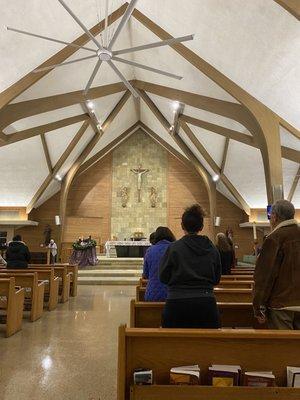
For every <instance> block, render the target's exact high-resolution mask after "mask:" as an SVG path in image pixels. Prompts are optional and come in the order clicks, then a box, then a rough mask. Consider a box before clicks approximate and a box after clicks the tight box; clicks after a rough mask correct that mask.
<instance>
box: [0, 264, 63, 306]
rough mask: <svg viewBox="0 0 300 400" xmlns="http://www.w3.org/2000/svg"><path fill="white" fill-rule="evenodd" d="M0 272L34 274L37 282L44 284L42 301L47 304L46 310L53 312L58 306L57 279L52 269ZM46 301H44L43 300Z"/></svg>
mask: <svg viewBox="0 0 300 400" xmlns="http://www.w3.org/2000/svg"><path fill="white" fill-rule="evenodd" d="M0 271H1V272H7V273H15V274H20V273H21V274H24V273H33V272H36V273H37V275H38V280H39V281H44V282H45V291H44V301H46V302H47V303H48V304H47V306H48V310H49V311H52V310H55V309H56V307H57V304H58V290H59V278H58V277H56V276H55V275H54V269H51V268H49V269H48V268H47V269H44V268H43V269H40V268H33V267H31V268H24V269H1V270H0ZM45 299H46V300H45Z"/></svg>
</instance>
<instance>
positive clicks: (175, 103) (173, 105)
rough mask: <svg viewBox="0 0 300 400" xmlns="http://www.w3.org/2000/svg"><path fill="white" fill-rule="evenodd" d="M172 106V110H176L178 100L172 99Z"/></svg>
mask: <svg viewBox="0 0 300 400" xmlns="http://www.w3.org/2000/svg"><path fill="white" fill-rule="evenodd" d="M172 107H173V110H174V111H177V110H178V108H179V102H178V101H173V104H172Z"/></svg>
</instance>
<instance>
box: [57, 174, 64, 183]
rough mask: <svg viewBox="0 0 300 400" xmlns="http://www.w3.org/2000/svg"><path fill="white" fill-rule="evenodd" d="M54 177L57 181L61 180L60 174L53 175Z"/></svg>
mask: <svg viewBox="0 0 300 400" xmlns="http://www.w3.org/2000/svg"><path fill="white" fill-rule="evenodd" d="M55 179H56V180H57V181H58V182H61V181H62V177H61V176H60V175H58V174H56V175H55Z"/></svg>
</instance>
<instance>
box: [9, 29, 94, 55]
mask: <svg viewBox="0 0 300 400" xmlns="http://www.w3.org/2000/svg"><path fill="white" fill-rule="evenodd" d="M6 29H7V30H8V31H13V32H17V33H22V34H23V35H28V36H33V37H37V38H40V39H45V40H49V41H50V42H55V43H61V44H67V45H68V46H72V47H76V48H77V49H83V50H89V51H92V52H93V53H96V52H97V50H95V49H91V48H90V47H84V46H78V45H77V44H74V43H70V42H65V41H64V40H59V39H53V38H50V37H48V36H42V35H38V34H36V33H31V32H27V31H21V30H20V29H15V28H11V27H10V26H7V27H6Z"/></svg>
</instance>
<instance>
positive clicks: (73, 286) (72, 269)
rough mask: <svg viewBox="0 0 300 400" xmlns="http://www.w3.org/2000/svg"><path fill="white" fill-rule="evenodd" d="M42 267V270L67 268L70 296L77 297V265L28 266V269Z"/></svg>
mask: <svg viewBox="0 0 300 400" xmlns="http://www.w3.org/2000/svg"><path fill="white" fill-rule="evenodd" d="M31 266H32V267H36V266H38V267H42V268H49V267H51V268H53V267H54V268H56V267H67V272H68V273H69V274H70V296H72V297H76V296H77V284H78V265H75V264H74V265H73V264H62V263H60V264H47V265H46V264H38V265H36V264H32V265H31V264H30V265H29V267H31Z"/></svg>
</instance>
